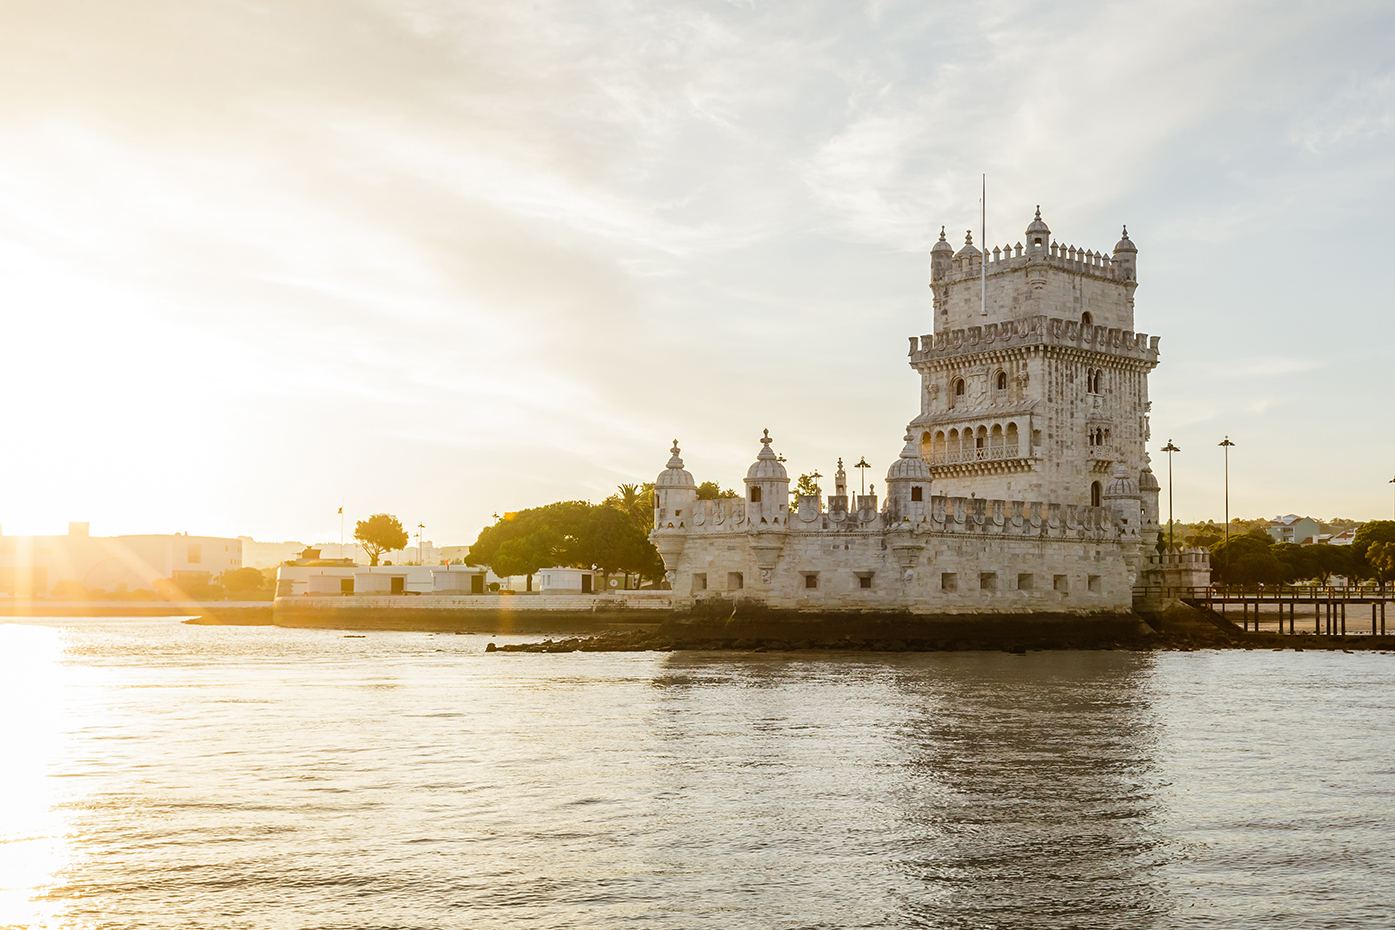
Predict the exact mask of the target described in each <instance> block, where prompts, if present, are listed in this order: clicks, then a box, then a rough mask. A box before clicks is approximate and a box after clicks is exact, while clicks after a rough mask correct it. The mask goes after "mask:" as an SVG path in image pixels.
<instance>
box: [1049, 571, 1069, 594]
mask: <svg viewBox="0 0 1395 930" xmlns="http://www.w3.org/2000/svg"><path fill="white" fill-rule="evenodd" d="M1051 590H1053V591H1069V590H1070V576H1068V575H1052V576H1051Z"/></svg>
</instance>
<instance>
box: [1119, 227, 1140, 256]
mask: <svg viewBox="0 0 1395 930" xmlns="http://www.w3.org/2000/svg"><path fill="white" fill-rule="evenodd" d="M1114 251H1115V252H1137V251H1138V247H1137V246H1135V245H1134V244H1133V241H1132V240H1131V239H1129V228H1128V227H1127V226H1125V227H1124V238H1122V239H1120V240H1119V241H1118V242H1116V243H1114Z"/></svg>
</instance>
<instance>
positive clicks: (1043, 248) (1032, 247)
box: [1025, 204, 1051, 258]
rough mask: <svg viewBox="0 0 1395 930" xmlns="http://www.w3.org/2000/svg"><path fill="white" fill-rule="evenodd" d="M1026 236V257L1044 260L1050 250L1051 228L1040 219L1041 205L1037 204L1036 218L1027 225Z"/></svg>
mask: <svg viewBox="0 0 1395 930" xmlns="http://www.w3.org/2000/svg"><path fill="white" fill-rule="evenodd" d="M1026 236H1027V238H1026V240H1025V241H1026V243H1027V256H1028V257H1029V258H1045V257H1046V254H1047V250H1048V249H1050V248H1051V227H1050V226H1047V225H1046V221H1045V220H1043V219H1042V218H1041V204H1037V215H1036V218H1035V219H1033V220H1032V222H1030V223H1028V224H1027V232H1026Z"/></svg>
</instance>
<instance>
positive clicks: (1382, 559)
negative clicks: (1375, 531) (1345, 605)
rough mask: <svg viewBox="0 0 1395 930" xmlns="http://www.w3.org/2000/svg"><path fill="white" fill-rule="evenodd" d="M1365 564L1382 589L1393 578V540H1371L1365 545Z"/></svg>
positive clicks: (1394, 575)
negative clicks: (1371, 541)
mask: <svg viewBox="0 0 1395 930" xmlns="http://www.w3.org/2000/svg"><path fill="white" fill-rule="evenodd" d="M1382 522H1388V521H1382ZM1353 555H1354V554H1353ZM1366 564H1367V565H1369V566H1370V570H1371V574H1372V575H1374V576H1375V578H1376V580H1377V581H1379V582H1380V584H1381V589H1382V590H1384V589H1385V583H1386V582H1387V581H1391V580H1392V579H1395V542H1373V543H1371V544H1370V545H1369V546H1367V547H1366Z"/></svg>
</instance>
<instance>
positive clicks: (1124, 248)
mask: <svg viewBox="0 0 1395 930" xmlns="http://www.w3.org/2000/svg"><path fill="white" fill-rule="evenodd" d="M1114 263H1115V265H1116V266H1117V267H1118V268H1119V269H1120V270H1121V271H1122V272H1123V274H1124V277H1125V278H1127V279H1128V280H1130V281H1137V280H1138V246H1136V245H1134V244H1133V241H1132V240H1131V239H1129V228H1128V227H1127V226H1125V227H1124V236H1123V238H1122V239H1120V240H1119V241H1118V242H1116V243H1114Z"/></svg>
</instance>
